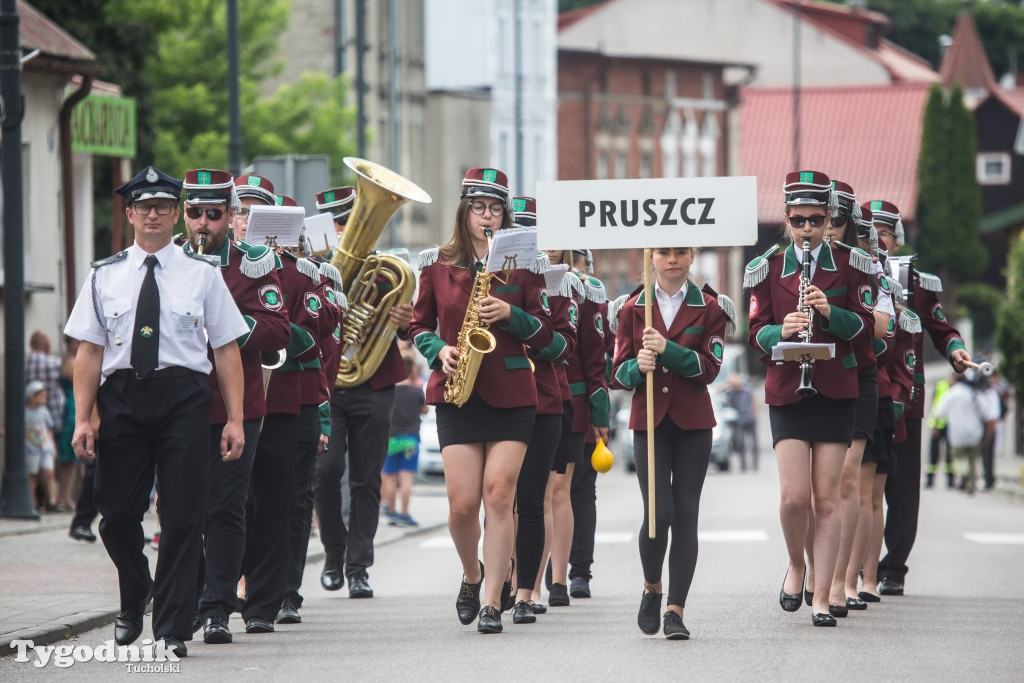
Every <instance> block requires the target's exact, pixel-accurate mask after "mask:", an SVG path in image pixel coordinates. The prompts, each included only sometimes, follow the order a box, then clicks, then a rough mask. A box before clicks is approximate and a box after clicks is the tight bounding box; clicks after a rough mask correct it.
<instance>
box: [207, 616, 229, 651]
mask: <svg viewBox="0 0 1024 683" xmlns="http://www.w3.org/2000/svg"><path fill="white" fill-rule="evenodd" d="M231 640H232V636H231V629H229V628H228V622H227V620H226V619H221V618H220V617H209V618H208V619H207V620H206V623H205V624H203V642H204V643H206V644H207V645H224V644H225V643H230V642H231Z"/></svg>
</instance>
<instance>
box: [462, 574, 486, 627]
mask: <svg viewBox="0 0 1024 683" xmlns="http://www.w3.org/2000/svg"><path fill="white" fill-rule="evenodd" d="M477 561H478V562H479V560H477ZM483 582H484V563H483V562H480V580H479V581H477V582H476V583H469V582H468V581H466V577H465V576H463V577H462V586H461V587H460V588H459V597H457V598H455V611H456V612H458V614H459V621H460V622H461V623H462V625H463V626H469V624H471V623H472V622H473V619H475V618H476V616H477V613H478V612H479V611H480V586H481V585H482V584H483Z"/></svg>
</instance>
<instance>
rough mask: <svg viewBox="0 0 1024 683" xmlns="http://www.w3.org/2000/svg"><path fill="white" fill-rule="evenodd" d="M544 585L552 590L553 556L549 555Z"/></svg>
mask: <svg viewBox="0 0 1024 683" xmlns="http://www.w3.org/2000/svg"><path fill="white" fill-rule="evenodd" d="M544 587H545V588H547V589H548V590H551V556H550V555H548V564H547V566H546V567H545V568H544Z"/></svg>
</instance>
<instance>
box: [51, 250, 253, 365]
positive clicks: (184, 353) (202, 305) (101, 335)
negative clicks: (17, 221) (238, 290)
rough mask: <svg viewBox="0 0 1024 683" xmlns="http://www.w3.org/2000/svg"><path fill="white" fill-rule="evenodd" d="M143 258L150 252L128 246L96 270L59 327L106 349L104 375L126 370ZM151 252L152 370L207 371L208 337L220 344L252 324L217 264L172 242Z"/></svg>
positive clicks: (128, 362)
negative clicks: (155, 349)
mask: <svg viewBox="0 0 1024 683" xmlns="http://www.w3.org/2000/svg"><path fill="white" fill-rule="evenodd" d="M146 256H148V254H147V252H145V251H144V250H143V249H141V248H140V247H139V246H138V245H136V244H132V246H130V247H129V248H128V249H127V250H126V251H125V256H124V257H122V258H120V259H118V260H117V261H115V262H113V263H110V264H108V265H104V266H100V267H99V268H95V269H94V270H93V272H92V273H91V274H90V276H89V280H88V281H87V282H86V284H85V286H84V287H83V288H82V291H81V292H80V293H79V295H78V300H77V301H76V302H75V307H74V308H73V309H72V311H71V315H70V317H69V318H68V323H67V325H66V326H65V328H64V333H65V334H67V335H68V336H69V337H74V338H75V339H81V340H83V341H87V342H91V343H93V344H98V345H100V346H103V347H105V350H104V353H103V377H104V378H106V377H109V376H110V375H111V374H112V373H113V372H114V371H116V370H125V369H130V368H131V353H132V349H131V347H132V333H133V331H134V328H135V312H136V311H135V307H136V305H137V303H138V299H139V290H140V289H141V288H142V281H143V279H144V278H145V277H146V265H145V259H146ZM155 256H156V257H157V261H158V265H157V266H156V267H155V268H154V271H153V272H154V275H155V277H156V284H157V287H158V288H159V290H160V358H159V362H158V364H157V369H158V370H162V369H163V368H167V367H172V366H178V367H183V368H189V369H190V370H195V371H196V372H201V373H204V374H209V372H210V370H211V369H212V365H211V363H210V360H209V358H208V357H207V347H206V342H207V338H209V342H210V346H212V347H213V348H217V347H220V346H223V345H224V344H227V343H228V342H230V341H232V340H234V339H237V338H238V337H240V336H242V335H243V334H246V333H247V332H248V331H249V327H248V325H246V324H245V320H244V319H243V318H242V314H241V313H239V312H238V307H237V306H236V305H235V301H234V299H233V298H232V296H231V292H229V291H228V287H227V285H226V284H224V279H223V278H222V277H221V274H220V269H219V268H215V267H214V266H212V265H210V264H209V263H207V262H205V261H202V260H200V259H197V258H194V257H192V256H189V255H188V254H186V253H185V252H184V251H182V249H181V248H180V247H177V246H175V245H174V243H173V242H172V243H170V244H168V245H167V246H166V247H164V248H163V249H161V250H160V251H158V252H156V254H155ZM94 276H95V280H93V277H94ZM93 282H95V288H93V286H92V283H93ZM94 297H95V299H94ZM101 320H102V322H101Z"/></svg>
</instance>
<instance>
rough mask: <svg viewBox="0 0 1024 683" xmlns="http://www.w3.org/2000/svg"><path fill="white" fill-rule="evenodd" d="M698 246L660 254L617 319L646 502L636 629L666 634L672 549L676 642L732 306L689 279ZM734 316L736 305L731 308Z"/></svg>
mask: <svg viewBox="0 0 1024 683" xmlns="http://www.w3.org/2000/svg"><path fill="white" fill-rule="evenodd" d="M695 256H696V250H695V249H693V248H692V247H689V248H679V247H663V248H658V249H653V250H652V252H651V263H650V264H645V267H653V269H654V271H655V277H654V278H653V280H654V282H653V284H652V287H651V290H650V291H647V292H644V291H641V292H640V293H639V294H637V295H636V296H635V297H632V298H630V299H629V301H627V302H626V304H625V306H623V308H622V312H621V315H620V318H619V327H618V339H617V344H616V347H617V348H616V352H615V361H614V369H613V377H614V381H615V383H616V384H617V385H618V386H620V387H621V388H623V389H633V390H635V391H634V393H633V403H632V407H631V410H630V415H629V427H630V429H632V430H634V431H633V452H634V454H635V458H636V476H637V481H638V482H639V484H640V493H641V495H642V496H643V500H644V522H643V526H642V527H641V533H640V562H641V564H642V565H643V572H644V590H643V596H642V597H641V600H640V610H639V612H638V614H637V625H638V626H639V627H640V630H641V631H643V632H644V633H646V634H648V635H653V634H655V633H657V632H658V630H659V626H660V624H659V621H658V618H659V613H660V612H661V600H662V594H663V590H662V581H661V576H662V566H663V564H664V562H665V551H666V549H668V536H669V530H670V529H671V531H672V547H671V550H669V560H668V570H669V586H668V588H669V590H668V605H667V610H666V611H665V613H664V616H663V621H664V633H665V637H666V638H668V639H670V640H686V639H688V638H689V637H690V632H689V631H688V630H687V629H686V626H685V625H684V624H683V609H684V607H685V606H686V596H687V594H688V593H689V591H690V584H691V582H692V581H693V572H694V570H695V569H696V567H697V515H698V511H699V507H700V494H701V490H702V489H703V488H704V478H705V477H706V476H707V471H708V463H709V462H710V460H711V428H712V427H714V426H715V424H716V423H715V415H714V411H713V410H712V407H711V397H710V395H709V394H708V385H709V384H711V382H713V381H714V379H715V377H717V376H718V371H719V370H720V369H721V367H722V354H723V351H724V349H725V335H726V328H727V327H728V326H729V325H730V323H731V321H730V320H729V317H728V315H727V314H726V313H725V311H724V310H723V306H724V307H725V309H727V310H728V309H733V306H732V302H731V301H729V302H728V303H726V299H725V298H724V297H722V298H721V302H722V303H721V305H720V299H719V297H717V295H716V294H715V293H714V292H713V291H712V290H711V288H710V287H706V286H705V288H704V290H700V289H698V288H697V285H695V284H694V283H693V281H692V280H691V279H690V267H691V266H692V265H693V261H694V258H695ZM648 296H653V297H655V299H654V301H652V308H653V309H654V310H653V311H652V323H651V327H644V303H645V301H644V300H645V298H646V297H648ZM733 310H734V309H733ZM648 372H653V381H654V383H655V389H654V406H653V409H654V412H655V415H654V434H648V433H647V402H646V391H645V390H644V386H645V384H644V382H645V380H646V378H647V373H648ZM650 438H653V439H654V442H655V444H656V446H655V452H654V458H655V460H654V468H655V471H654V472H648V470H647V466H648V463H647V443H648V441H647V440H648V439H650ZM648 477H654V485H655V492H656V495H655V499H656V500H655V505H656V509H655V529H656V530H657V532H656V535H655V537H654V538H653V539H652V538H650V537H649V535H648V532H647V530H648V528H649V526H648V524H649V519H648V514H649V507H648Z"/></svg>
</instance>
